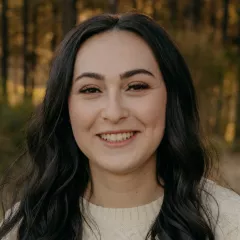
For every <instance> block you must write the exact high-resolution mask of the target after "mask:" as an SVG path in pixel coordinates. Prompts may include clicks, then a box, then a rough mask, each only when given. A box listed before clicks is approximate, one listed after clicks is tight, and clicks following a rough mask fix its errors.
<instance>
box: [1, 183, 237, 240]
mask: <svg viewBox="0 0 240 240" xmlns="http://www.w3.org/2000/svg"><path fill="white" fill-rule="evenodd" d="M205 187H206V190H207V191H209V192H210V193H211V194H212V195H213V197H214V198H215V199H216V201H217V204H218V205H216V202H215V201H214V200H213V199H212V198H209V199H208V200H204V199H205V196H203V202H207V203H208V206H209V208H210V210H211V211H212V213H213V218H212V221H213V223H214V222H215V220H216V219H217V216H218V222H217V225H216V229H215V236H216V240H240V196H239V195H237V194H236V193H235V192H233V191H231V190H229V189H226V188H223V187H221V186H219V185H217V184H216V183H214V182H212V181H210V180H207V183H206V186H205ZM162 201H163V197H161V198H159V199H157V200H155V201H153V202H151V203H149V204H146V205H143V206H138V207H133V208H104V207H101V206H97V205H94V204H92V203H89V202H87V201H86V200H84V199H83V205H84V209H85V211H84V213H83V214H84V216H85V218H86V220H87V223H86V222H85V223H84V226H83V227H84V228H83V229H84V231H83V239H84V240H100V239H101V240H113V239H114V240H143V239H145V237H146V235H147V233H148V231H149V229H150V227H151V224H152V223H153V222H154V220H155V219H156V216H157V215H158V213H159V211H160V209H161V205H162ZM218 208H219V209H218ZM218 214H219V215H218ZM3 240H17V237H16V228H15V229H14V230H13V231H12V232H10V233H9V234H8V236H7V237H6V238H4V239H3ZM160 240H161V239H160Z"/></svg>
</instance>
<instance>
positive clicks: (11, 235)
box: [0, 202, 20, 240]
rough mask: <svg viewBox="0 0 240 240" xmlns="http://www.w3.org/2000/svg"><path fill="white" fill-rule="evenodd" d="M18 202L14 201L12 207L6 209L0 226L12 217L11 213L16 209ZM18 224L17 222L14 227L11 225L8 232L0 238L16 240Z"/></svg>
mask: <svg viewBox="0 0 240 240" xmlns="http://www.w3.org/2000/svg"><path fill="white" fill-rule="evenodd" d="M19 205H20V203H19V202H18V203H16V204H15V205H14V206H13V207H12V208H10V209H8V210H7V212H6V214H5V217H4V219H3V221H2V222H1V223H0V227H1V226H2V225H3V224H4V222H5V221H8V220H9V219H11V218H12V216H13V214H14V213H15V212H16V211H17V210H18V208H19ZM18 226H19V224H17V225H16V226H15V227H13V228H12V229H11V230H10V232H9V233H8V234H7V235H6V236H5V237H4V238H2V240H16V239H17V231H18Z"/></svg>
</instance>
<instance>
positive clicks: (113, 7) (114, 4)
mask: <svg viewBox="0 0 240 240" xmlns="http://www.w3.org/2000/svg"><path fill="white" fill-rule="evenodd" d="M109 11H110V13H117V11H118V0H109Z"/></svg>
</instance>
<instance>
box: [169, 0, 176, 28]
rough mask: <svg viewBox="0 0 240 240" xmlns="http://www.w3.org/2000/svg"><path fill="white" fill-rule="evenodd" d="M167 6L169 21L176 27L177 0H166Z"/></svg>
mask: <svg viewBox="0 0 240 240" xmlns="http://www.w3.org/2000/svg"><path fill="white" fill-rule="evenodd" d="M168 7H169V11H170V22H171V24H172V26H173V27H174V28H176V27H177V22H178V1H177V0H168Z"/></svg>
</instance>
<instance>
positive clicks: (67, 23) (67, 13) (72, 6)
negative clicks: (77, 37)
mask: <svg viewBox="0 0 240 240" xmlns="http://www.w3.org/2000/svg"><path fill="white" fill-rule="evenodd" d="M76 22H77V8H76V0H62V33H63V36H65V35H66V34H67V33H68V32H69V31H70V30H71V29H72V28H73V27H74V26H75V24H76Z"/></svg>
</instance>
